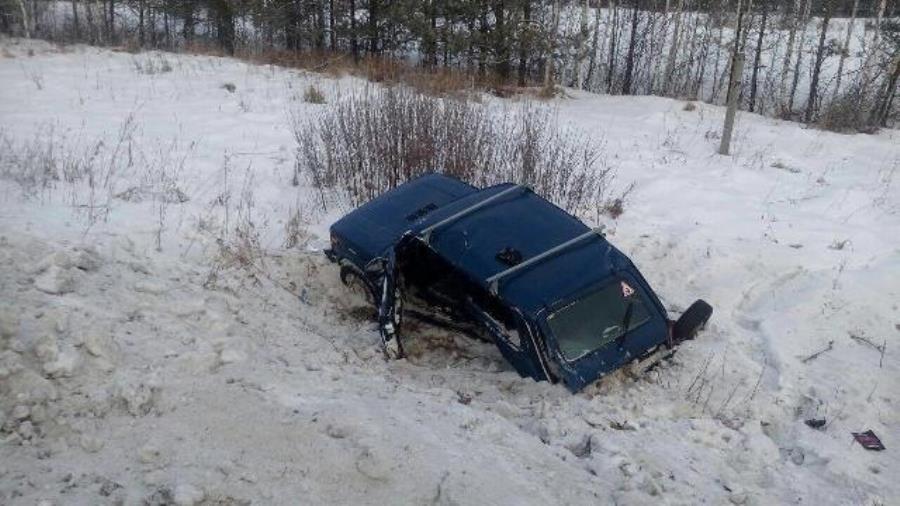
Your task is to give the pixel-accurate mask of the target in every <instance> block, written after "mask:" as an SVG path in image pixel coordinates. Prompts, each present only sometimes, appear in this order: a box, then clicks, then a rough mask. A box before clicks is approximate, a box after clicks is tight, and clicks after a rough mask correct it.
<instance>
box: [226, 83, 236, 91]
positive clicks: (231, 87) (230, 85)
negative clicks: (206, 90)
mask: <svg viewBox="0 0 900 506" xmlns="http://www.w3.org/2000/svg"><path fill="white" fill-rule="evenodd" d="M222 89H223V90H227V91H228V93H234V92H235V90H237V86H235V85H234V83H225V84H223V85H222Z"/></svg>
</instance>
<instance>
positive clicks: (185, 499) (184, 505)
mask: <svg viewBox="0 0 900 506" xmlns="http://www.w3.org/2000/svg"><path fill="white" fill-rule="evenodd" d="M204 498H206V492H204V491H203V490H202V489H200V488H197V487H195V486H193V485H191V484H188V483H182V484H179V485H178V486H176V487H175V496H174V500H175V504H177V505H178V506H193V505H195V504H197V503H199V502H202V501H203V499H204Z"/></svg>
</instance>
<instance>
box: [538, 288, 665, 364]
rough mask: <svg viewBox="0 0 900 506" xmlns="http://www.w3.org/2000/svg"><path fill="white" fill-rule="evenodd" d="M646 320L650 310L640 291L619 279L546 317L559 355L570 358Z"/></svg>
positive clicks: (590, 349) (578, 355)
mask: <svg viewBox="0 0 900 506" xmlns="http://www.w3.org/2000/svg"><path fill="white" fill-rule="evenodd" d="M649 319H650V312H649V311H648V310H647V307H646V305H645V304H644V301H643V299H642V298H641V296H640V294H639V293H638V292H637V291H635V289H634V288H632V286H631V285H630V284H629V283H628V282H627V281H622V280H620V281H615V282H613V283H610V284H608V285H606V286H604V287H603V288H601V289H600V290H597V291H595V292H592V293H590V294H588V295H586V296H584V297H582V298H580V299H577V300H575V301H574V302H572V303H570V304H568V305H567V306H565V307H563V308H561V309H558V310H557V311H555V312H554V313H553V314H551V315H550V316H549V317H547V324H548V325H549V326H550V331H551V332H553V336H554V337H555V338H556V341H557V343H558V344H559V350H560V352H561V353H562V355H563V358H565V359H566V360H568V361H573V360H577V359H579V358H581V357H583V356H585V355H587V354H588V353H590V352H592V351H594V350H597V349H600V348H602V347H603V346H606V345H607V344H609V343H611V342H612V341H614V340H616V339H618V338H619V337H622V336H623V335H624V334H626V333H627V332H630V331H631V330H634V329H635V328H637V327H639V326H641V325H642V324H643V323H645V322H646V321H647V320H649ZM626 326H627V328H628V330H627V331H626V330H625V327H626Z"/></svg>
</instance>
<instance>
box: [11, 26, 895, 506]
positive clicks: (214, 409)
mask: <svg viewBox="0 0 900 506" xmlns="http://www.w3.org/2000/svg"><path fill="white" fill-rule="evenodd" d="M2 45H3V49H4V52H2V53H0V54H3V55H9V56H0V133H2V135H3V137H2V138H3V139H5V143H4V144H3V146H4V151H3V152H2V153H0V175H2V176H3V177H2V178H0V195H2V198H0V293H2V294H3V295H2V299H0V438H2V439H0V502H2V503H4V504H6V503H9V504H34V503H37V502H40V501H47V502H49V503H52V504H98V503H107V502H108V503H117V502H118V503H125V504H134V503H142V502H143V503H146V504H171V503H176V504H220V503H221V504H248V503H250V502H253V503H257V504H260V503H262V504H270V503H272V504H295V503H297V502H309V503H347V502H358V503H378V504H383V503H396V502H402V503H415V504H418V503H435V504H483V503H492V504H493V503H496V504H547V503H553V504H557V503H559V504H598V503H600V504H604V503H613V502H615V503H619V504H646V503H649V502H669V503H675V504H695V503H701V502H708V503H715V504H721V503H729V502H730V503H734V504H760V505H761V504H771V503H787V502H796V501H801V500H802V501H803V502H808V503H833V502H837V503H852V504H890V503H893V502H897V501H898V500H900V488H898V484H897V483H896V480H895V479H894V476H893V475H894V474H895V473H893V472H892V470H893V469H897V468H898V466H900V459H898V456H897V455H898V453H897V452H896V450H895V449H893V448H894V447H895V446H896V442H897V441H898V440H900V430H898V427H900V408H898V405H897V403H898V402H900V382H898V379H897V378H898V377H900V370H898V369H900V365H898V364H900V362H898V358H900V343H898V339H897V338H898V336H900V328H898V325H900V309H898V306H897V303H896V301H897V300H898V299H900V297H898V295H900V293H898V292H900V285H898V281H897V272H898V270H900V251H898V246H897V242H896V237H898V236H900V217H898V211H900V192H898V190H897V186H896V185H897V184H898V183H897V182H896V181H895V174H896V172H897V171H898V170H900V142H898V140H900V138H898V135H897V132H892V131H886V132H882V133H880V134H878V135H873V136H841V135H835V134H830V133H825V132H819V131H815V130H808V129H803V128H801V127H800V126H798V125H795V124H790V123H784V122H779V121H773V120H767V119H763V118H760V117H758V116H753V115H740V121H739V125H738V129H737V136H736V141H735V145H736V147H737V148H736V153H735V155H734V156H733V157H719V156H717V155H713V154H712V153H714V151H715V145H716V143H717V140H716V132H717V129H718V128H719V124H720V123H721V116H722V111H721V109H719V108H716V107H711V106H706V105H699V106H698V107H697V108H696V109H695V110H693V111H687V110H683V104H682V103H679V102H677V101H672V100H666V99H657V98H652V97H640V98H636V97H630V98H617V97H597V96H593V95H589V94H582V93H578V92H572V95H573V97H572V98H571V99H566V100H561V101H559V102H557V103H556V107H558V111H559V116H560V119H561V120H563V121H566V122H571V123H572V124H573V126H575V127H576V128H579V129H583V130H584V131H586V132H589V133H591V135H594V136H596V139H597V140H598V141H599V142H601V143H602V144H603V146H604V150H605V154H604V157H603V160H604V163H607V164H609V165H611V166H613V167H614V168H615V169H616V170H617V173H618V178H619V184H620V185H622V186H624V185H627V184H630V183H631V182H634V183H635V184H636V187H635V191H634V192H633V193H632V194H631V197H630V199H629V201H628V202H627V203H626V208H625V214H624V215H622V217H621V218H620V219H619V220H618V221H617V222H610V223H606V224H607V225H608V228H609V231H610V235H609V237H610V239H611V240H612V241H613V242H614V243H615V244H616V245H617V246H619V247H620V248H621V249H623V250H624V251H625V252H626V253H628V254H629V255H631V256H632V258H633V259H634V260H635V262H636V263H637V264H638V265H639V266H640V267H641V269H642V272H643V273H644V274H645V275H646V276H647V277H648V278H649V280H650V282H651V284H652V285H653V286H654V287H655V288H656V289H657V291H658V292H659V293H660V295H661V296H662V297H663V299H664V301H665V302H666V304H667V306H669V307H670V308H671V309H672V310H673V312H676V313H677V311H678V310H680V309H683V308H684V307H686V306H687V304H689V303H690V302H691V301H692V300H693V299H694V298H697V297H703V298H705V299H707V300H709V301H710V302H711V303H713V305H714V306H715V307H716V313H715V315H714V320H713V323H712V325H711V326H710V328H709V329H708V330H707V331H706V332H705V333H704V334H703V335H702V336H701V338H699V339H698V340H696V341H693V342H690V343H687V344H686V345H685V346H683V347H682V348H681V349H680V351H679V352H678V354H677V355H676V356H675V358H674V359H673V360H671V361H669V362H666V363H663V364H662V365H661V366H660V367H659V368H658V369H656V370H654V371H652V372H651V373H649V374H646V375H644V376H641V377H637V378H634V377H630V376H628V375H625V374H617V375H613V376H611V377H609V378H607V379H605V380H604V381H602V382H600V383H599V384H597V385H595V386H592V387H591V388H589V389H587V391H585V392H583V393H581V394H579V395H574V396H573V395H570V394H568V393H567V392H566V391H565V390H564V389H562V388H561V387H558V386H554V385H549V384H544V383H540V384H538V383H534V382H531V381H528V380H524V379H521V378H519V377H518V376H517V375H516V374H515V373H514V372H513V371H512V370H511V369H510V368H509V366H508V365H506V364H505V362H504V361H503V359H502V357H500V356H499V354H498V353H497V352H496V351H495V350H493V349H492V348H491V347H490V346H487V345H485V344H483V343H475V342H472V341H470V340H469V339H468V338H466V337H464V336H460V335H457V334H454V333H450V332H446V331H442V330H438V329H434V328H431V327H428V326H425V325H411V326H410V328H409V331H408V335H409V340H408V341H409V342H408V344H407V346H406V347H407V350H408V352H409V358H408V359H407V360H403V361H397V362H385V361H384V360H383V358H382V356H381V353H380V352H379V350H378V336H377V333H376V332H375V329H374V328H373V325H372V323H371V322H369V321H368V320H367V319H366V317H365V316H366V312H365V310H363V309H361V308H360V307H359V305H358V302H357V301H354V300H353V299H352V298H348V295H347V294H346V293H345V292H344V291H343V290H342V289H341V287H340V285H339V282H338V281H337V273H336V271H335V269H334V267H333V266H331V265H330V264H328V263H327V262H326V261H325V260H324V258H323V257H322V256H321V254H320V253H319V250H320V249H321V247H323V246H324V245H325V244H326V241H327V232H326V229H327V226H328V225H329V224H330V222H331V221H332V220H333V219H334V218H335V217H336V216H338V215H339V214H340V213H341V212H343V211H344V210H345V208H341V207H340V206H338V207H337V208H329V209H328V210H327V211H323V210H322V209H321V207H320V206H319V204H318V202H319V201H318V198H317V195H316V194H315V192H314V191H313V190H312V189H311V188H309V187H308V186H306V185H304V184H301V185H300V186H297V187H294V186H292V185H291V181H292V179H293V176H294V167H293V154H292V150H293V143H292V139H291V132H290V130H289V126H288V124H289V119H288V116H289V114H288V111H294V112H295V114H316V113H317V109H316V107H317V106H315V105H312V104H305V103H302V100H301V97H302V91H303V90H304V89H305V88H306V86H308V85H309V84H315V85H317V86H318V87H319V88H320V89H321V90H322V91H323V93H324V94H325V96H326V97H327V99H328V100H338V99H339V95H340V94H341V93H350V92H353V91H354V90H357V89H359V88H360V87H361V86H363V84H362V83H360V82H359V81H356V80H353V79H340V80H328V79H323V78H321V77H318V76H314V75H309V74H304V73H298V72H295V71H290V70H284V69H278V68H273V67H258V66H252V65H247V64H245V63H241V62H237V61H233V60H229V59H220V58H210V57H191V56H178V55H168V54H157V53H147V54H138V55H130V54H125V53H114V52H108V51H101V50H96V49H92V48H83V47H74V48H68V49H65V50H59V49H56V48H53V47H51V46H47V45H41V44H37V43H29V44H28V45H26V44H25V43H22V42H18V41H8V40H7V41H3V42H2ZM29 49H31V50H32V52H33V53H34V54H33V56H29V55H28V50H29ZM225 84H231V85H232V86H231V87H224V85H225ZM229 88H230V89H229ZM485 100H491V99H488V98H485ZM497 104H499V105H500V106H502V104H503V102H496V103H495V105H497ZM48 141H52V142H51V145H52V146H53V147H54V149H48V147H47V146H48ZM7 148H8V149H7ZM67 160H68V161H69V162H78V163H64V162H66V161H67ZM11 161H12V162H15V163H11ZM54 164H56V165H54ZM48 166H53V167H57V168H58V169H59V170H60V171H61V172H62V173H63V174H66V175H68V176H70V177H69V178H68V179H67V178H60V179H59V180H48V179H46V178H43V179H42V178H41V174H42V172H41V170H42V169H43V168H46V167H48ZM91 181H94V184H92V183H91ZM98 182H102V183H98ZM36 183H41V184H36ZM286 245H289V246H290V247H286ZM823 350H824V351H823ZM820 351H822V353H820V354H818V355H817V353H818V352H820ZM810 357H812V358H810ZM811 418H825V419H826V421H827V425H826V426H825V427H823V428H821V429H819V430H816V429H812V428H810V427H808V426H807V425H806V424H805V423H804V422H805V420H807V419H811ZM866 429H872V430H874V431H875V432H876V433H877V434H878V435H879V436H881V438H882V440H883V441H884V442H885V444H886V446H887V447H888V450H887V451H884V452H880V453H875V452H868V451H866V450H864V449H862V448H861V447H860V446H859V445H856V444H855V443H852V440H851V436H850V432H851V431H853V432H857V431H862V430H866Z"/></svg>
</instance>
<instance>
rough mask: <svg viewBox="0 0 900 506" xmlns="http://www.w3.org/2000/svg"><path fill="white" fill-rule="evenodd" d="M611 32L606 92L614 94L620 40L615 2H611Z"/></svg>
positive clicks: (610, 0)
mask: <svg viewBox="0 0 900 506" xmlns="http://www.w3.org/2000/svg"><path fill="white" fill-rule="evenodd" d="M609 9H610V11H611V12H610V28H609V30H610V32H609V59H608V62H607V65H606V92H607V93H612V87H613V81H615V74H616V45H617V44H618V40H619V6H618V5H617V4H616V1H615V0H609Z"/></svg>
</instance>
